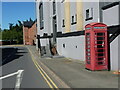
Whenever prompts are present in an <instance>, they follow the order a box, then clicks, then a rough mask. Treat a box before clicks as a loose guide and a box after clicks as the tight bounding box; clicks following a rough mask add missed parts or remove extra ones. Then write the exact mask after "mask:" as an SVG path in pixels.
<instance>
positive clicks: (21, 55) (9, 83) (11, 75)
mask: <svg viewBox="0 0 120 90" xmlns="http://www.w3.org/2000/svg"><path fill="white" fill-rule="evenodd" d="M2 56H3V57H2V61H3V63H2V66H1V68H2V77H0V81H1V80H2V88H3V90H4V89H5V88H15V87H16V88H54V85H53V84H52V83H51V82H50V80H49V79H48V78H47V77H46V76H45V74H44V73H43V72H42V71H41V70H40V69H39V65H38V64H37V63H36V61H34V60H33V58H32V57H31V55H30V53H29V51H28V49H27V48H26V47H25V46H23V47H14V46H13V47H5V48H4V47H3V48H2ZM20 70H22V72H21V73H20ZM54 84H55V83H54ZM55 85H56V84H55ZM56 86H57V85H56Z"/></svg>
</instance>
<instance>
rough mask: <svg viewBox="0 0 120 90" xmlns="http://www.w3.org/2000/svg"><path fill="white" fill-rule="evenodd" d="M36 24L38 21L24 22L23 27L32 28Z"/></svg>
mask: <svg viewBox="0 0 120 90" xmlns="http://www.w3.org/2000/svg"><path fill="white" fill-rule="evenodd" d="M35 22H36V20H35V21H23V26H24V27H28V28H31V27H32V25H33V24H34V23H35Z"/></svg>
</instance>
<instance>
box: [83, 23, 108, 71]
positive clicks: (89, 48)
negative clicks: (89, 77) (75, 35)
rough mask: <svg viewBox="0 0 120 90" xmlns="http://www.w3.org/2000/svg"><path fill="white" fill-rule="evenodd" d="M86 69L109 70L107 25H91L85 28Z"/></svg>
mask: <svg viewBox="0 0 120 90" xmlns="http://www.w3.org/2000/svg"><path fill="white" fill-rule="evenodd" d="M85 40H86V41H85V43H86V44H85V45H86V46H85V49H86V50H85V51H86V66H85V67H86V69H89V70H92V71H95V70H108V33H107V25H105V24H103V23H90V24H87V25H86V26H85Z"/></svg>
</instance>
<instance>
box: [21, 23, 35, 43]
mask: <svg viewBox="0 0 120 90" xmlns="http://www.w3.org/2000/svg"><path fill="white" fill-rule="evenodd" d="M36 33H37V28H36V22H35V23H34V24H33V25H32V26H31V27H30V28H28V27H25V26H23V38H24V39H23V40H24V45H34V44H35V42H36Z"/></svg>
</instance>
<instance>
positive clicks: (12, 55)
mask: <svg viewBox="0 0 120 90" xmlns="http://www.w3.org/2000/svg"><path fill="white" fill-rule="evenodd" d="M0 49H2V60H0V62H1V61H2V62H1V63H0V66H1V65H5V64H7V63H9V62H11V61H14V60H16V59H19V58H20V57H22V56H23V55H24V54H25V53H27V52H23V50H24V49H19V48H14V47H9V48H0Z"/></svg>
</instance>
